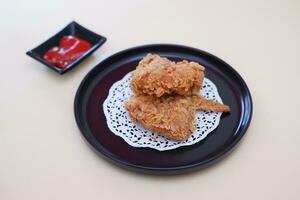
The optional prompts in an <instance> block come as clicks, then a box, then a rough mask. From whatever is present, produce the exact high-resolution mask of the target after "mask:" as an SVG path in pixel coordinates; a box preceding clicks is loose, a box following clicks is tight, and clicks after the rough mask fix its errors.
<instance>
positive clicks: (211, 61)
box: [74, 44, 252, 174]
mask: <svg viewBox="0 0 300 200" xmlns="http://www.w3.org/2000/svg"><path fill="white" fill-rule="evenodd" d="M147 53H156V54H159V55H161V56H165V57H168V58H169V59H171V60H174V61H180V60H183V59H185V60H188V61H195V62H198V63H200V64H202V65H203V66H205V68H206V74H205V76H206V77H208V78H209V79H210V80H212V81H213V82H214V84H215V85H216V86H217V88H218V92H219V94H220V96H221V98H222V100H223V102H224V103H225V104H227V105H229V106H230V108H231V112H230V113H229V114H224V113H223V115H222V117H221V120H220V124H219V126H218V127H217V128H216V129H215V130H214V131H213V132H212V133H210V134H209V135H208V136H207V137H206V138H205V139H204V140H202V141H200V142H199V143H196V144H194V145H191V146H185V147H179V148H177V149H174V150H169V151H163V152H161V151H157V150H155V149H151V148H136V147H132V146H130V145H128V144H127V143H126V142H125V141H124V140H123V139H122V138H121V137H119V136H116V135H115V134H113V133H112V132H111V131H110V130H109V128H108V126H107V124H106V119H105V116H104V113H103V108H102V104H103V102H104V100H105V99H106V97H107V95H108V91H109V88H110V87H111V86H112V84H113V83H115V82H116V81H118V80H120V79H122V78H123V76H125V75H126V74H127V73H128V72H130V71H132V70H134V69H135V68H136V66H137V64H138V62H139V60H141V59H142V58H143V57H144V56H145V55H146V54H147ZM74 110H75V118H76V122H77V125H78V127H79V129H80V130H81V132H82V134H83V136H84V137H85V138H86V140H87V141H88V142H89V143H90V144H91V145H92V146H93V148H94V149H95V150H96V151H97V152H99V153H100V155H104V157H105V158H108V160H110V161H113V162H114V163H115V164H118V165H119V166H122V167H126V168H128V169H133V170H136V171H141V172H146V173H152V174H153V173H155V174H178V173H182V172H187V171H192V170H195V169H198V168H200V167H203V166H207V165H208V164H211V163H213V162H215V161H216V160H218V159H220V158H222V157H224V156H225V155H226V154H227V153H228V152H230V150H232V148H233V147H234V146H235V145H236V144H237V143H238V142H239V141H240V139H241V138H242V137H243V135H244V134H245V132H246V130H247V128H248V126H249V124H250V121H251V116H252V100H251V95H250V92H249V90H248V87H247V85H246V84H245V82H244V80H243V79H242V78H241V76H240V75H239V74H238V73H237V72H236V71H235V70H234V69H233V68H232V67H231V66H230V65H228V64H227V63H225V62H224V61H222V60H221V59H219V58H217V57H215V56H213V55H211V54H209V53H207V52H204V51H202V50H199V49H195V48H191V47H186V46H180V45H170V44H154V45H145V46H139V47H134V48H130V49H127V50H124V51H121V52H119V53H116V54H114V55H112V56H110V57H108V58H107V59H105V60H104V61H102V62H101V63H99V64H98V65H97V66H96V67H95V68H93V69H92V70H91V71H90V72H89V73H88V74H87V75H86V77H85V78H84V79H83V81H82V82H81V84H80V86H79V88H78V91H77V93H76V97H75V103H74Z"/></svg>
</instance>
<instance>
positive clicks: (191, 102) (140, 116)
mask: <svg viewBox="0 0 300 200" xmlns="http://www.w3.org/2000/svg"><path fill="white" fill-rule="evenodd" d="M125 108H126V109H127V110H128V112H129V115H130V117H131V118H132V120H133V121H134V122H136V123H139V124H141V125H142V126H143V127H145V128H147V129H150V130H152V131H153V132H157V133H159V134H161V135H163V136H165V137H167V138H168V139H171V140H177V141H182V140H185V139H187V138H188V137H189V135H190V133H191V132H192V131H193V130H194V128H195V113H196V110H203V111H214V112H229V111H230V108H229V107H228V106H226V105H223V104H220V103H217V102H214V101H212V100H207V99H205V98H204V97H202V96H198V95H192V96H187V97H184V96H179V95H175V96H169V97H161V98H156V97H154V96H148V95H133V96H132V97H131V98H130V99H129V100H127V101H126V102H125Z"/></svg>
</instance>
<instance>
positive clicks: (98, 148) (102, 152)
mask: <svg viewBox="0 0 300 200" xmlns="http://www.w3.org/2000/svg"><path fill="white" fill-rule="evenodd" d="M160 46H165V47H172V48H183V49H187V50H191V51H195V52H199V53H201V54H205V55H207V56H209V57H211V58H213V59H215V60H217V61H219V62H221V63H222V64H224V65H226V67H228V68H229V69H230V70H231V71H232V72H233V73H234V75H235V76H236V78H237V79H238V81H239V82H241V83H242V86H241V87H242V88H243V90H244V91H245V92H246V93H245V94H246V96H247V99H248V104H249V107H247V110H248V113H247V115H244V114H243V113H242V114H243V115H242V116H241V118H247V119H246V122H245V124H244V125H243V128H242V129H240V125H239V126H238V128H237V130H239V135H238V137H236V138H235V139H234V140H233V142H231V143H230V144H229V145H227V146H226V147H225V148H224V150H222V151H221V152H219V153H218V154H216V155H214V156H211V157H209V158H208V159H206V160H203V161H201V162H198V163H195V164H186V165H182V166H175V167H147V166H143V165H138V164H133V163H130V162H128V161H124V160H122V159H119V158H117V157H116V156H113V155H112V154H111V153H110V152H109V151H108V150H107V149H106V148H104V147H103V146H102V145H101V144H99V143H98V142H97V140H96V139H95V138H93V136H92V135H90V134H89V133H87V132H86V130H85V128H84V127H83V125H82V123H81V121H80V116H79V112H80V111H79V107H80V106H78V101H79V99H80V93H81V92H82V88H83V87H84V86H85V84H86V81H87V80H88V78H89V77H90V75H92V74H93V73H94V71H95V70H96V69H97V66H98V65H101V63H105V62H107V61H109V60H111V59H113V58H114V57H117V56H119V55H122V54H124V53H128V52H130V51H134V50H138V49H144V48H153V47H160ZM245 94H244V95H242V96H245ZM252 114H253V101H252V96H251V93H250V90H249V88H248V86H247V84H246V82H245V81H244V79H243V78H242V77H241V75H240V74H239V73H238V72H237V71H236V70H235V69H234V68H233V67H232V66H231V65H229V64H228V63H226V62H225V61H224V60H222V59H220V58H219V57H217V56H215V55H213V54H211V53H209V52H206V51H204V50H201V49H198V48H195V47H190V46H185V45H181V44H169V43H156V44H144V45H139V46H134V47H130V48H127V49H123V50H121V51H118V52H116V53H114V54H112V55H110V56H108V57H107V58H105V59H104V60H102V61H100V62H99V63H98V64H96V65H95V66H94V67H93V68H92V69H91V70H90V71H89V72H88V73H87V74H86V75H85V76H84V78H83V79H82V81H81V82H80V84H79V87H78V89H77V91H76V94H75V99H74V116H75V120H76V124H77V126H78V128H79V130H80V132H81V134H82V135H83V136H84V138H85V139H86V142H87V143H88V144H89V145H90V146H91V147H93V148H92V149H93V150H94V151H95V152H96V153H97V154H98V155H99V156H101V157H103V158H105V159H106V160H108V161H110V162H112V163H114V164H116V165H118V166H121V167H126V168H127V169H130V170H134V171H137V172H143V173H148V174H159V175H171V174H179V173H182V172H189V171H194V170H196V169H199V168H203V167H207V166H208V165H211V164H213V163H215V162H217V161H219V160H221V159H223V158H224V157H225V156H227V155H228V154H229V153H230V152H231V151H232V150H234V147H236V146H237V144H238V143H239V141H240V140H241V139H242V138H243V136H244V135H245V133H246V132H247V130H248V128H249V125H250V123H251V120H252ZM171 151H172V150H171ZM166 172H167V173H166Z"/></svg>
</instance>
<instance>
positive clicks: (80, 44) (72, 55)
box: [44, 35, 92, 68]
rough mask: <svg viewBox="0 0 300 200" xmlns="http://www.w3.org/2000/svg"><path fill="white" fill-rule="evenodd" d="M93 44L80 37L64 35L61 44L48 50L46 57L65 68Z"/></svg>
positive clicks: (52, 62)
mask: <svg viewBox="0 0 300 200" xmlns="http://www.w3.org/2000/svg"><path fill="white" fill-rule="evenodd" d="M91 46H92V45H91V44H90V43H89V42H87V41H85V40H83V39H80V38H78V37H75V36H72V35H68V36H63V37H62V38H61V40H60V41H59V46H55V47H53V48H51V49H50V50H48V51H47V52H46V53H45V55H44V59H45V60H47V61H48V62H50V63H51V64H54V65H55V66H57V67H59V68H64V67H66V66H67V65H69V64H70V63H72V62H74V61H75V60H77V59H78V58H79V57H80V56H82V55H83V54H84V53H85V52H86V51H87V50H89V49H90V48H91Z"/></svg>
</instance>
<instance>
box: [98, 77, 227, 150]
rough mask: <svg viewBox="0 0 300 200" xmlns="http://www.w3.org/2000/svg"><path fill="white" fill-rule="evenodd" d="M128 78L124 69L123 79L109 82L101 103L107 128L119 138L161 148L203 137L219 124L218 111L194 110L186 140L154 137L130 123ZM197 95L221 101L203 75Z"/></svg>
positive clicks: (149, 132) (195, 141)
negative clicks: (126, 103) (107, 92)
mask: <svg viewBox="0 0 300 200" xmlns="http://www.w3.org/2000/svg"><path fill="white" fill-rule="evenodd" d="M130 81H131V73H128V74H127V75H126V76H124V78H123V79H121V80H119V81H117V82H116V83H114V84H113V85H112V86H111V88H110V90H109V94H108V97H107V98H106V100H105V101H104V103H103V110H104V114H105V117H106V122H107V125H108V127H109V129H110V130H111V132H113V133H114V134H116V135H118V136H120V137H121V138H123V139H124V140H125V141H126V142H127V143H128V144H129V145H131V146H134V147H150V148H153V149H157V150H159V151H165V150H170V149H175V148H178V147H180V146H187V145H192V144H195V143H197V142H199V141H200V140H203V139H204V138H205V137H206V136H207V135H208V134H209V133H210V132H212V131H213V130H214V129H215V128H216V127H217V126H218V125H219V121H220V118H221V114H222V113H221V112H202V111H197V112H196V123H195V124H196V129H195V130H194V132H193V133H192V134H191V136H190V137H189V138H188V139H187V140H185V141H181V142H178V141H172V140H169V139H167V138H165V137H163V136H160V135H158V136H157V137H156V138H155V139H154V135H155V134H154V133H152V132H151V131H150V130H147V129H144V128H142V127H141V126H139V125H138V124H136V123H134V122H133V121H132V120H131V118H130V116H129V114H128V113H127V111H126V109H125V106H124V102H125V100H126V99H128V98H129V97H130V96H131V95H132V91H131V89H130ZM201 95H202V96H204V97H205V98H207V99H213V100H215V101H217V102H219V103H222V99H221V98H220V96H219V94H218V91H217V88H216V86H215V85H214V83H213V82H211V81H210V80H209V79H207V78H204V81H203V86H202V89H201Z"/></svg>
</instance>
